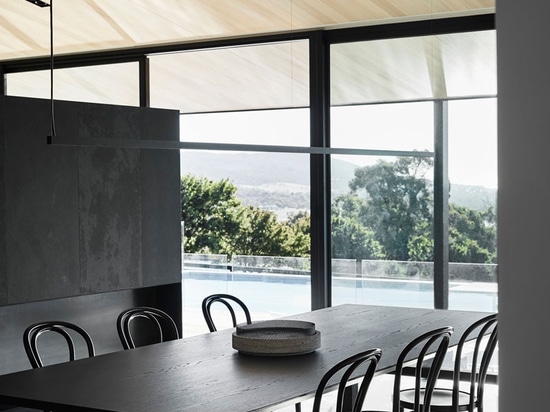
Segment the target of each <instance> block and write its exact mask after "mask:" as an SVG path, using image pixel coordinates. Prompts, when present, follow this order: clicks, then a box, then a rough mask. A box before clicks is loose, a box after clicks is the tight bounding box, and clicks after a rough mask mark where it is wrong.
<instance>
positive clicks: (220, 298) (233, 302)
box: [202, 293, 252, 332]
mask: <svg viewBox="0 0 550 412" xmlns="http://www.w3.org/2000/svg"><path fill="white" fill-rule="evenodd" d="M214 303H219V304H221V305H224V306H225V307H226V308H227V310H228V311H229V313H230V314H231V320H232V321H233V327H235V326H237V315H236V313H235V308H234V306H237V307H240V308H241V309H242V311H243V312H244V316H245V318H246V323H247V324H251V323H252V320H251V318H250V311H249V310H248V308H247V307H246V305H245V303H244V302H243V301H242V300H240V299H239V298H237V297H235V296H233V295H228V294H225V293H216V294H214V295H210V296H207V297H205V298H204V299H203V301H202V314H203V315H204V320H205V321H206V324H207V325H208V329H209V330H210V332H215V331H217V329H216V325H215V324H214V320H213V318H212V310H211V308H212V305H213V304H214Z"/></svg>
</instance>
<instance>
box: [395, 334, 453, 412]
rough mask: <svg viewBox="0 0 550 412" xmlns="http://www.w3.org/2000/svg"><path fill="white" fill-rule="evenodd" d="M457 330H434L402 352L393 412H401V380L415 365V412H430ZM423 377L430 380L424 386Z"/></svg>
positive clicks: (396, 368) (398, 365)
mask: <svg viewBox="0 0 550 412" xmlns="http://www.w3.org/2000/svg"><path fill="white" fill-rule="evenodd" d="M452 333H453V328H452V327H450V326H446V327H444V328H439V329H434V330H432V331H430V332H427V333H424V334H422V335H420V336H419V337H417V338H416V339H414V340H412V341H411V342H410V343H409V344H408V345H407V346H405V348H404V349H403V350H402V351H401V354H400V355H399V358H397V364H396V367H395V377H394V384H393V395H392V412H401V411H402V410H403V405H402V403H401V377H402V375H403V368H404V367H405V365H409V363H411V362H412V364H413V365H414V376H415V386H414V389H413V404H412V406H413V408H412V410H413V411H414V412H430V404H431V399H432V393H433V390H434V387H435V383H436V381H437V378H438V376H439V372H440V371H441V365H442V364H443V359H444V358H445V354H446V352H447V348H448V347H449V341H450V339H451V335H452ZM423 376H427V378H426V384H425V385H422V378H423Z"/></svg>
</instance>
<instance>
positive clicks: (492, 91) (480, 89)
mask: <svg viewBox="0 0 550 412" xmlns="http://www.w3.org/2000/svg"><path fill="white" fill-rule="evenodd" d="M330 67H331V69H330V70H331V79H332V83H331V100H332V104H333V105H345V104H364V103H382V102H396V101H407V100H428V99H434V98H435V99H446V98H454V97H466V96H470V97H471V96H487V95H489V96H494V95H496V35H495V31H494V30H491V31H478V32H470V33H459V34H448V35H439V36H422V37H407V38H398V39H386V40H376V41H364V42H354V43H342V44H335V45H332V46H331V66H330Z"/></svg>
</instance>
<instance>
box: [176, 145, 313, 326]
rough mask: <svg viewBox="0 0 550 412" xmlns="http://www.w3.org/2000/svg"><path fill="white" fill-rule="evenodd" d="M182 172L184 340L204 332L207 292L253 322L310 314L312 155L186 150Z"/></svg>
mask: <svg viewBox="0 0 550 412" xmlns="http://www.w3.org/2000/svg"><path fill="white" fill-rule="evenodd" d="M181 165H182V166H181V167H182V187H183V188H184V190H183V192H182V209H183V211H182V219H183V222H182V224H183V227H184V252H185V253H184V269H183V289H182V292H183V306H184V315H185V316H184V333H185V335H186V336H190V335H193V334H197V333H204V332H207V331H208V330H207V328H206V323H205V322H204V319H203V317H202V313H201V311H200V305H201V302H202V299H203V298H204V297H206V296H208V295H209V294H212V293H230V294H233V295H235V296H238V297H239V298H240V299H242V300H243V301H244V302H245V303H246V304H247V306H248V307H249V309H250V311H251V315H252V319H253V320H261V319H272V318H276V317H280V316H283V315H290V314H293V313H301V312H306V311H308V310H310V308H311V298H310V297H311V293H310V288H311V281H310V267H311V262H310V248H311V246H310V239H309V227H310V222H309V216H310V207H309V197H310V189H309V156H308V155H303V154H284V153H250V152H248V153H247V152H215V151H183V152H182V155H181ZM229 326H230V325H228V324H225V327H229ZM218 328H219V327H218Z"/></svg>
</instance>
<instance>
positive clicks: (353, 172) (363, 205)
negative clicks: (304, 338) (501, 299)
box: [331, 156, 433, 307]
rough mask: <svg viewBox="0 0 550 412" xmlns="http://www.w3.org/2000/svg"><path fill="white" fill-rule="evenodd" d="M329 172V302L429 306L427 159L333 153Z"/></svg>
mask: <svg viewBox="0 0 550 412" xmlns="http://www.w3.org/2000/svg"><path fill="white" fill-rule="evenodd" d="M332 175H333V183H336V182H338V184H337V185H335V186H333V188H334V189H338V190H340V191H336V190H334V191H333V196H332V212H331V213H332V228H331V230H332V259H333V260H332V283H333V286H332V292H333V299H332V301H333V304H340V303H362V304H377V305H388V306H411V307H433V235H432V233H433V216H432V210H433V185H432V179H433V159H432V158H430V157H426V158H412V157H372V156H368V157H367V156H362V157H359V156H334V158H333V162H332ZM344 182H346V183H347V186H348V190H343V189H344V185H343V183H344Z"/></svg>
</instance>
